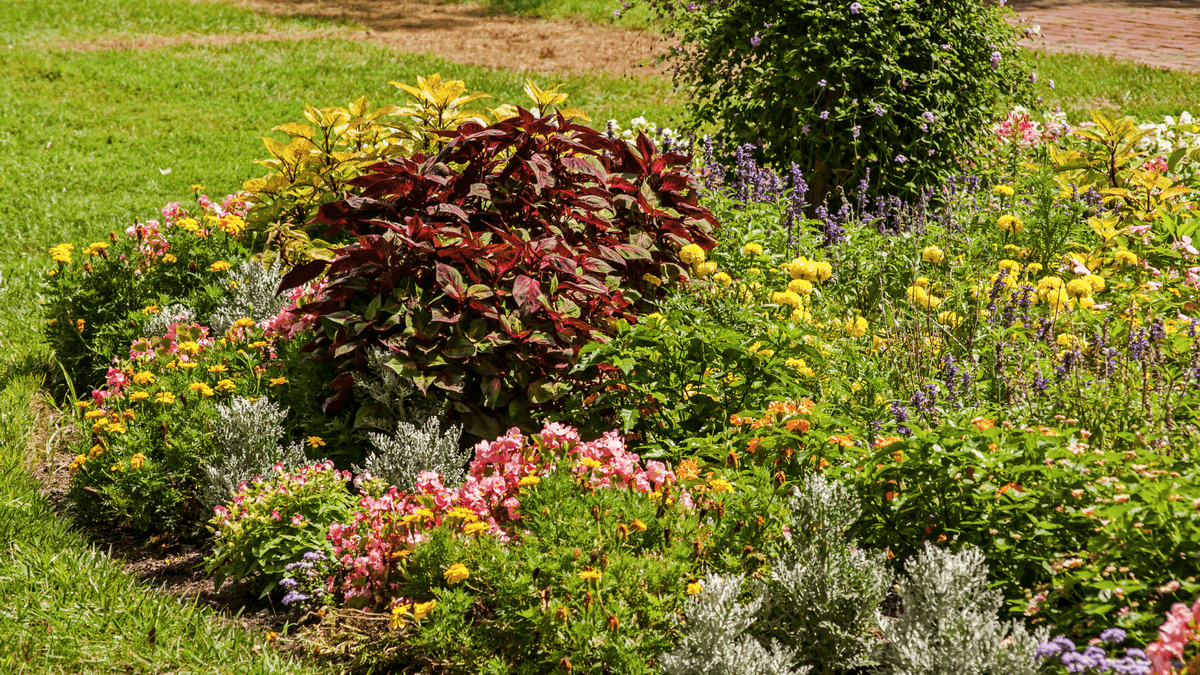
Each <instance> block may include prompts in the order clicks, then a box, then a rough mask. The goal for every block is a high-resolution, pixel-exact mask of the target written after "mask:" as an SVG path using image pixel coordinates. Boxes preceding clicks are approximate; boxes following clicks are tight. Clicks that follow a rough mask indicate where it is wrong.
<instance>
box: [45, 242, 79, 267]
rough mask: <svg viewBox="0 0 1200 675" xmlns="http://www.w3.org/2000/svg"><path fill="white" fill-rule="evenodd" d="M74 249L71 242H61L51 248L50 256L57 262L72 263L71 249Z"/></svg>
mask: <svg viewBox="0 0 1200 675" xmlns="http://www.w3.org/2000/svg"><path fill="white" fill-rule="evenodd" d="M74 250H75V247H74V246H72V245H71V244H59V245H58V246H55V247H54V248H51V249H50V257H51V258H53V259H54V260H55V262H60V263H66V264H68V265H70V264H71V251H74Z"/></svg>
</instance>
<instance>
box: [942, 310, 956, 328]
mask: <svg viewBox="0 0 1200 675" xmlns="http://www.w3.org/2000/svg"><path fill="white" fill-rule="evenodd" d="M938 323H940V324H942V325H943V326H949V327H951V328H958V325H959V324H960V323H962V317H960V316H959V315H958V313H957V312H951V311H950V310H946V311H944V312H939V313H938Z"/></svg>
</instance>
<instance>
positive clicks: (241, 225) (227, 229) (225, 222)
mask: <svg viewBox="0 0 1200 675" xmlns="http://www.w3.org/2000/svg"><path fill="white" fill-rule="evenodd" d="M217 227H218V228H220V230H221V231H222V232H224V233H226V234H228V235H231V236H234V237H236V236H237V235H239V234H241V233H242V231H243V230H245V229H246V221H244V220H242V219H241V218H239V217H238V216H233V215H229V216H225V217H224V218H222V219H221V220H219V221H217Z"/></svg>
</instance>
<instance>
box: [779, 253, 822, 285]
mask: <svg viewBox="0 0 1200 675" xmlns="http://www.w3.org/2000/svg"><path fill="white" fill-rule="evenodd" d="M785 268H786V269H787V271H788V274H791V275H792V278H793V279H804V280H805V281H809V282H816V281H828V280H829V278H830V277H832V276H833V265H830V264H829V263H827V262H818V261H816V260H809V259H808V258H796V259H795V260H793V261H792V262H790V263H787V265H785Z"/></svg>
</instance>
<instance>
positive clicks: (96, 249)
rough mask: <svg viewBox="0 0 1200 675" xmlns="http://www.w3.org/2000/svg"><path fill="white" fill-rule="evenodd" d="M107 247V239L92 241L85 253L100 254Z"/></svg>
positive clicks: (90, 254)
mask: <svg viewBox="0 0 1200 675" xmlns="http://www.w3.org/2000/svg"><path fill="white" fill-rule="evenodd" d="M106 248H108V242H107V241H97V242H92V244H90V245H89V246H88V247H87V250H85V251H84V254H86V255H88V256H93V255H100V254H101V253H102V252H103V251H104V249H106Z"/></svg>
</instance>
